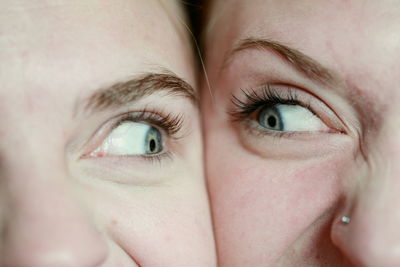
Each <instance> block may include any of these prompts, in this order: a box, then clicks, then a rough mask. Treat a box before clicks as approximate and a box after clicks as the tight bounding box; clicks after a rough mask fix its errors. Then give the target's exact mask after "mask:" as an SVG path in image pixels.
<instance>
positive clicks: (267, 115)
mask: <svg viewBox="0 0 400 267" xmlns="http://www.w3.org/2000/svg"><path fill="white" fill-rule="evenodd" d="M278 106H279V105H274V106H272V107H268V108H263V109H262V110H261V111H260V113H259V115H258V122H259V123H260V125H261V126H262V127H264V128H267V129H270V130H275V131H283V128H284V126H283V121H282V117H281V113H280V109H279V108H278Z"/></svg>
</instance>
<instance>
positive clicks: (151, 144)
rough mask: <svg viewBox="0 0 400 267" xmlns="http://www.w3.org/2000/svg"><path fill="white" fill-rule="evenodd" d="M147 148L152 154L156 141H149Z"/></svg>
mask: <svg viewBox="0 0 400 267" xmlns="http://www.w3.org/2000/svg"><path fill="white" fill-rule="evenodd" d="M149 148H150V152H154V150H155V149H156V141H155V140H154V139H151V140H150V143H149Z"/></svg>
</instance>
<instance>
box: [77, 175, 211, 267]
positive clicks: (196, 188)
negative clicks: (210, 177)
mask: <svg viewBox="0 0 400 267" xmlns="http://www.w3.org/2000/svg"><path fill="white" fill-rule="evenodd" d="M181 178H182V180H185V182H181V183H172V182H171V183H170V184H168V185H159V186H153V187H152V186H143V187H142V186H127V185H118V184H112V183H104V184H103V185H98V184H96V185H92V186H90V189H89V186H88V187H86V188H85V189H86V190H85V198H86V199H87V200H88V206H89V207H90V209H91V210H92V212H93V214H94V218H95V222H96V224H97V225H98V228H99V229H101V231H102V232H104V233H105V234H106V235H107V236H108V238H109V243H110V250H111V252H110V255H109V258H110V259H109V261H110V262H112V265H113V266H117V265H118V266H119V265H121V266H122V265H124V266H125V265H126V266H128V265H129V266H131V265H132V264H133V262H135V263H136V264H138V265H139V266H189V265H190V264H189V263H191V262H202V263H204V264H203V265H202V266H213V261H214V258H215V256H214V255H213V251H214V250H213V239H212V232H211V223H210V217H209V210H208V206H207V198H206V193H205V188H204V184H203V181H202V179H200V177H196V175H193V176H191V177H190V176H188V177H181ZM128 263H129V264H128Z"/></svg>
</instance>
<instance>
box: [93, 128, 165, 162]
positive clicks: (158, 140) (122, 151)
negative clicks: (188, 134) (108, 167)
mask: <svg viewBox="0 0 400 267" xmlns="http://www.w3.org/2000/svg"><path fill="white" fill-rule="evenodd" d="M163 150H164V147H163V136H162V134H161V132H160V131H159V130H158V129H157V128H155V127H153V126H151V125H148V124H145V123H140V122H130V121H127V122H124V123H121V124H120V125H118V126H117V127H116V128H115V129H113V130H112V131H111V133H110V134H109V135H108V136H107V137H106V138H105V139H104V141H103V143H102V144H101V145H100V147H98V148H97V149H96V150H95V151H93V153H94V154H95V155H96V154H97V155H153V154H158V153H161V152H162V151H163Z"/></svg>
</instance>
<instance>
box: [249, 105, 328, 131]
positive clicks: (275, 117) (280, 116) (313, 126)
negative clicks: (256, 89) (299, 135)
mask: <svg viewBox="0 0 400 267" xmlns="http://www.w3.org/2000/svg"><path fill="white" fill-rule="evenodd" d="M257 122H258V123H259V125H260V126H261V127H263V128H265V129H267V130H271V131H281V132H282V131H286V132H307V131H321V130H324V129H326V128H327V127H326V125H325V124H324V123H323V122H322V121H321V119H319V118H318V117H317V116H316V115H314V114H313V113H312V112H311V111H310V110H308V109H307V108H305V107H302V106H300V105H285V104H276V105H272V106H267V107H264V108H261V110H260V112H259V113H258V118H257Z"/></svg>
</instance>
